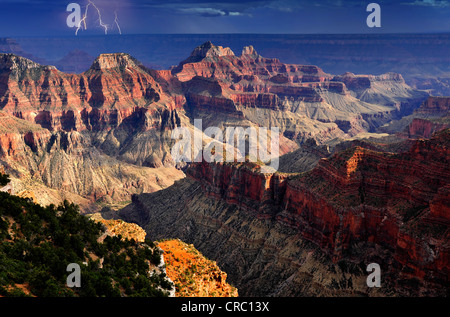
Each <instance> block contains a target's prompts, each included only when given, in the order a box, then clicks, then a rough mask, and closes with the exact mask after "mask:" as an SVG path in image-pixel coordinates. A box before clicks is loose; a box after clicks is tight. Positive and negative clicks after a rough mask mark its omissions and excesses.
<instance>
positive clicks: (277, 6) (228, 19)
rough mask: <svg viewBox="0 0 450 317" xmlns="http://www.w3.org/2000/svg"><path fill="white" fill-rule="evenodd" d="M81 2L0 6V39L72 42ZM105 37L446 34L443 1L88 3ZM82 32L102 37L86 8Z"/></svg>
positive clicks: (4, 1)
mask: <svg viewBox="0 0 450 317" xmlns="http://www.w3.org/2000/svg"><path fill="white" fill-rule="evenodd" d="M88 1H89V0H79V1H75V0H68V1H65V0H63V1H61V0H49V1H44V0H0V37H7V36H11V37H14V36H16V37H17V36H75V28H69V27H68V26H67V24H66V18H67V16H68V15H69V14H70V12H67V11H66V8H67V5H68V4H69V3H71V2H75V3H78V4H79V5H80V6H81V8H82V13H84V12H85V11H84V10H85V7H86V5H87V4H88ZM91 1H92V2H93V3H94V4H95V5H96V7H97V8H98V9H99V11H100V13H101V17H102V22H103V23H104V24H107V25H108V28H109V29H108V34H118V33H119V28H118V26H117V25H116V23H115V22H114V18H115V15H114V12H116V14H117V23H118V25H119V26H120V30H121V32H122V34H159V33H283V34H284V33H297V34H304V33H308V34H310V33H317V34H321V33H324V34H335V33H369V34H370V33H428V32H450V0H449V1H440V0H399V1H394V0H378V1H376V0H375V1H374V0H372V1H355V0H340V1H333V0H263V1H259V0H231V1H225V0H219V1H214V0H91ZM370 2H376V3H378V4H379V5H380V7H381V28H369V27H368V26H367V25H366V18H367V16H368V15H369V14H370V13H369V12H366V7H367V5H368V4H369V3H370ZM86 22H87V30H80V31H79V32H78V35H77V36H89V35H99V34H104V29H103V28H102V27H101V26H100V25H99V16H98V13H97V10H95V8H94V7H93V6H90V7H89V9H88V15H87V18H86Z"/></svg>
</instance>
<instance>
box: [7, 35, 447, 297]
mask: <svg viewBox="0 0 450 317" xmlns="http://www.w3.org/2000/svg"><path fill="white" fill-rule="evenodd" d="M449 100H450V98H448V97H436V96H429V93H428V92H426V91H423V90H419V89H416V88H413V87H411V86H409V85H408V84H407V83H406V82H405V79H404V78H403V76H402V75H401V74H397V73H393V72H386V73H384V74H377V75H364V74H354V73H351V72H345V73H343V74H341V75H335V74H329V73H327V72H325V71H324V70H323V69H322V68H320V67H319V66H315V65H298V64H288V63H283V62H281V61H280V60H278V59H276V58H265V57H263V56H261V55H260V54H259V53H258V52H257V51H256V49H255V48H254V47H253V46H251V45H247V46H244V47H243V48H242V51H241V54H240V55H236V54H235V53H234V51H233V50H232V49H231V48H229V47H222V46H218V45H214V44H213V43H212V42H210V41H207V42H205V43H203V44H202V45H200V46H198V47H197V48H195V49H194V50H193V51H192V53H191V54H190V56H188V57H187V58H186V59H184V60H183V61H181V62H180V63H179V64H178V65H176V66H173V67H170V68H169V69H162V70H160V69H151V68H149V67H147V66H144V65H143V64H142V63H141V62H139V61H138V60H137V59H135V58H134V57H132V56H131V55H129V54H125V53H108V54H101V55H99V56H98V57H97V58H95V60H94V61H93V63H92V64H91V66H90V67H89V68H88V69H87V70H86V71H84V72H82V73H79V74H75V73H66V72H62V71H60V70H58V69H57V68H56V67H54V66H46V65H42V64H39V63H37V62H34V61H32V60H30V59H27V58H24V57H20V56H18V55H15V54H0V166H2V167H3V169H4V171H5V172H6V173H8V174H9V175H10V178H11V185H10V186H11V188H12V193H18V192H28V193H31V194H32V195H31V196H32V197H33V199H34V200H35V201H36V202H38V203H40V204H43V205H49V204H57V203H59V202H62V201H64V200H66V199H67V200H69V201H72V202H75V203H76V204H78V205H80V206H81V212H82V213H87V214H91V213H95V212H101V214H102V216H103V217H104V218H105V219H107V220H108V221H109V220H111V219H115V220H118V219H122V220H124V221H126V222H131V223H134V224H137V225H139V226H141V227H142V228H144V229H145V232H146V235H147V236H148V237H149V238H150V239H151V240H152V241H155V240H162V239H181V240H182V241H184V242H186V243H189V244H193V245H194V246H195V248H196V249H198V250H199V251H200V252H201V253H203V254H205V255H206V256H207V257H208V258H211V259H213V260H214V261H217V264H218V265H219V267H220V269H221V270H223V271H224V272H226V275H224V276H227V277H228V278H227V279H228V280H229V281H230V283H231V284H232V285H233V286H236V288H237V289H238V290H239V295H240V296H416V295H419V296H441V295H443V294H445V293H446V292H447V291H448V289H447V288H446V287H447V286H446V285H448V277H449V275H450V274H449V246H448V240H449V239H448V238H449V237H448V226H449V221H450V219H449V205H450V202H449V196H450V195H449V188H450V187H449V186H450V185H449V183H448V180H449V179H450V171H449V168H448V166H449V161H448V160H449V154H450V153H449V140H450V138H449V129H448V128H449V127H450V126H449V121H448V119H449V118H448V114H449ZM196 119H201V120H202V123H203V127H218V128H219V129H221V130H222V131H225V130H226V129H227V128H228V127H243V128H248V127H254V128H258V127H267V128H270V127H278V128H279V130H280V140H279V143H280V153H279V154H280V169H279V171H276V172H273V173H262V172H261V168H262V167H263V166H264V162H260V161H258V162H256V163H255V162H253V163H252V162H249V161H246V162H240V163H237V162H234V163H233V162H231V163H222V162H212V163H207V162H205V161H202V162H198V163H193V164H182V163H180V162H177V161H175V160H174V158H173V157H172V156H171V149H172V147H173V145H174V143H175V142H176V140H174V139H173V138H172V132H173V131H174V130H175V129H176V128H178V127H185V128H187V129H188V130H189V131H191V132H193V131H195V129H196V127H195V126H194V120H196ZM200 133H203V132H200ZM202 135H203V143H206V140H207V139H208V137H207V136H206V134H204V133H203V134H202ZM260 142H261V141H260ZM262 145H263V144H262V143H259V144H258V146H262ZM141 235H143V233H141ZM373 262H374V263H378V264H380V266H381V267H382V272H383V273H382V274H383V275H382V278H383V287H381V288H368V287H367V284H366V276H367V272H366V267H367V265H368V264H369V263H373ZM218 280H221V281H222V280H224V277H223V276H222V275H220V276H218ZM212 282H213V283H214V281H212ZM226 292H227V294H233V296H234V295H236V294H235V292H234V290H233V289H231V290H228V288H227V291H226Z"/></svg>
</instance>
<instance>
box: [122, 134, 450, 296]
mask: <svg viewBox="0 0 450 317" xmlns="http://www.w3.org/2000/svg"><path fill="white" fill-rule="evenodd" d="M449 132H450V131H448V130H446V131H443V132H441V133H439V134H437V135H436V136H435V137H433V138H432V139H431V140H422V141H417V142H416V143H415V144H414V145H413V146H412V147H411V149H410V150H409V151H407V152H403V153H399V154H394V153H388V152H378V151H373V150H369V149H365V148H361V147H352V148H349V149H347V150H345V151H343V152H339V153H337V154H335V155H333V156H331V157H330V158H327V159H322V160H320V161H319V163H318V165H317V166H316V167H315V168H314V169H312V170H311V171H309V172H306V173H302V174H285V173H276V174H262V173H260V172H258V166H255V165H249V164H246V163H243V164H241V165H235V164H208V163H199V164H196V165H195V166H193V167H192V168H191V169H190V170H188V175H190V177H189V178H190V179H186V180H182V181H179V182H177V183H176V184H175V185H174V186H173V187H172V188H169V189H167V190H163V191H160V192H158V193H154V194H148V195H139V196H134V197H133V203H132V204H131V205H130V206H128V207H126V208H124V209H123V210H121V211H120V213H119V215H120V217H122V218H124V219H126V220H128V221H134V222H137V223H139V224H140V225H141V226H143V227H144V228H145V229H146V231H147V232H148V234H149V236H151V237H153V238H158V239H160V238H167V237H171V238H173V237H177V238H181V239H183V240H185V241H187V242H189V243H194V244H195V245H196V246H197V248H199V250H200V251H201V252H202V253H204V254H205V255H206V256H208V257H211V258H213V259H215V260H217V261H218V263H219V265H221V267H223V268H224V269H225V271H227V272H228V273H229V276H230V279H231V281H232V282H233V283H235V285H236V286H237V287H238V288H239V290H240V294H243V295H257V296H258V295H259V296H261V295H287V296H291V295H338V296H339V295H349V294H352V295H358V294H366V295H367V294H368V295H375V294H378V295H438V294H440V295H445V293H446V292H447V291H448V289H447V287H448V277H449V276H450V262H449V258H450V257H449V252H450V249H449V246H448V238H449V236H448V227H449V225H450V218H449V214H450V210H449V208H448V206H450V201H449V186H450V185H449V182H448V180H449V179H450V170H449V161H448V159H449V157H450V155H449V154H450V153H449V147H448V146H449V143H448V142H449V139H450V138H449ZM177 192H178V193H177ZM169 197H170V199H173V201H170V199H169ZM160 204H161V205H164V206H165V208H164V210H165V212H164V216H162V214H161V211H159V208H160ZM166 210H167V211H166ZM373 262H375V263H378V264H379V265H380V266H381V268H382V272H383V273H382V274H383V275H382V277H383V286H382V287H381V288H379V289H371V288H368V287H367V285H366V284H365V279H364V278H365V276H366V273H365V272H364V270H365V267H366V266H367V265H368V264H369V263H373Z"/></svg>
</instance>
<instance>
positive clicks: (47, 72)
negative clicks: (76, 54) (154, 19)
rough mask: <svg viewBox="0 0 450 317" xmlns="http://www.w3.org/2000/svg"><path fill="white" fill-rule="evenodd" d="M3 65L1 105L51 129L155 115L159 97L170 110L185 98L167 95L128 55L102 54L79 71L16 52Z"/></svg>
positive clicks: (112, 123) (0, 62)
mask: <svg viewBox="0 0 450 317" xmlns="http://www.w3.org/2000/svg"><path fill="white" fill-rule="evenodd" d="M0 67H1V70H2V72H1V74H0V107H2V109H3V110H4V111H6V112H8V113H10V114H13V115H15V116H17V117H19V118H23V119H26V120H28V121H32V122H36V123H38V124H40V125H41V126H42V127H45V128H47V129H49V130H56V131H58V130H65V131H70V130H78V131H80V130H84V129H89V130H90V129H96V128H97V129H104V128H107V127H115V126H117V125H118V124H120V123H121V122H122V121H123V120H124V119H125V118H128V117H130V116H132V115H133V114H135V112H136V111H142V109H149V111H151V113H155V108H156V107H160V106H155V103H156V102H158V101H161V102H162V105H166V106H167V107H168V108H169V109H171V110H175V109H177V108H178V109H179V108H181V107H182V105H183V98H182V97H181V96H176V97H175V98H170V97H169V96H167V95H166V94H165V93H164V92H162V88H161V86H160V85H159V84H158V83H157V82H156V80H155V79H154V78H153V77H152V76H151V75H150V74H149V72H147V71H146V70H145V69H144V68H143V67H142V66H141V65H140V64H139V63H138V62H137V61H136V60H135V59H133V58H132V57H131V56H129V55H127V54H103V55H100V56H99V57H98V58H97V59H96V60H95V62H94V63H93V64H92V66H91V68H90V69H89V70H88V71H86V72H85V73H83V74H80V75H75V74H65V73H62V72H59V71H58V70H57V69H55V68H54V67H51V66H41V65H39V64H36V63H33V62H31V61H29V60H26V59H24V58H21V57H17V56H15V55H12V54H3V55H2V56H1V59H0ZM150 104H153V105H154V106H153V107H149V105H150Z"/></svg>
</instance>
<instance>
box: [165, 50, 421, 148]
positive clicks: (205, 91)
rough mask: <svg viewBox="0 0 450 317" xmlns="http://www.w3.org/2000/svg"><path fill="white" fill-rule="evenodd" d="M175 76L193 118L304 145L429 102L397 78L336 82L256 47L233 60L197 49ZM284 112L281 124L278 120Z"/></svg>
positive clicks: (347, 77)
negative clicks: (266, 130)
mask: <svg viewBox="0 0 450 317" xmlns="http://www.w3.org/2000/svg"><path fill="white" fill-rule="evenodd" d="M172 74H173V75H174V76H175V77H176V78H178V79H179V80H180V81H181V82H183V83H184V85H185V87H188V91H189V98H188V105H189V106H190V107H191V108H193V109H195V110H197V111H196V112H194V113H195V115H196V116H198V117H202V118H207V117H208V113H210V112H211V111H219V112H220V113H221V115H222V117H223V118H224V119H227V120H228V121H231V120H233V119H234V118H240V119H247V120H249V121H251V122H253V123H255V124H257V125H263V126H273V125H275V126H280V128H281V130H282V131H283V133H284V134H285V135H289V136H290V137H291V138H293V139H294V140H296V141H298V142H300V143H302V142H304V141H306V140H307V139H308V138H310V137H313V138H315V139H316V140H317V141H318V142H323V141H325V140H329V139H331V138H333V137H343V136H344V135H347V136H354V135H357V134H358V133H361V132H367V131H374V130H375V129H376V128H377V127H379V126H382V125H383V124H385V123H386V122H388V121H390V120H392V119H394V118H399V117H401V116H403V115H406V114H409V113H411V112H412V111H413V109H414V108H416V107H417V106H418V105H419V104H420V103H421V102H422V101H423V100H424V99H425V98H426V93H423V92H419V91H416V90H413V89H412V88H411V87H409V86H408V85H407V84H406V83H405V81H404V80H403V78H402V76H401V75H399V74H394V73H387V74H384V75H380V76H372V75H354V74H351V73H346V74H344V75H342V76H333V75H330V74H326V73H325V72H324V71H323V70H322V69H320V68H319V67H317V66H308V65H292V64H283V63H281V62H280V61H279V60H277V59H269V58H264V57H262V56H260V55H259V54H258V53H257V52H256V50H255V49H254V48H253V47H245V48H244V49H243V52H242V54H241V56H236V55H235V54H234V53H233V52H231V51H230V50H227V49H224V48H222V47H218V46H215V45H213V44H212V43H210V42H208V43H205V44H204V45H202V46H200V47H199V48H197V49H195V50H194V51H193V52H192V54H191V56H190V57H189V58H187V59H186V60H185V61H183V62H181V63H180V64H179V65H178V66H177V67H174V68H173V69H172ZM199 78H202V80H203V83H202V84H199ZM194 87H197V88H196V89H195V88H194ZM198 87H201V88H200V89H199V88H198ZM280 112H281V113H282V116H283V118H282V119H278V118H277V117H278V116H280ZM323 123H327V124H329V125H328V126H326V125H323ZM277 124H278V125H277ZM302 125H304V126H305V127H306V129H305V130H309V132H305V131H303V129H302ZM308 133H310V134H308Z"/></svg>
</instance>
